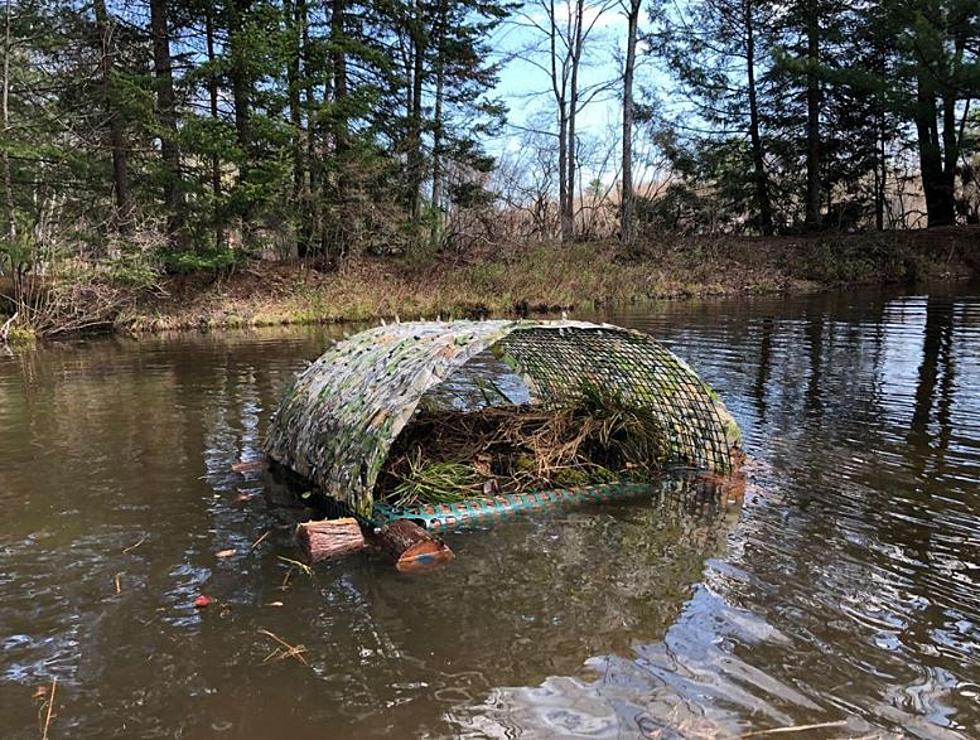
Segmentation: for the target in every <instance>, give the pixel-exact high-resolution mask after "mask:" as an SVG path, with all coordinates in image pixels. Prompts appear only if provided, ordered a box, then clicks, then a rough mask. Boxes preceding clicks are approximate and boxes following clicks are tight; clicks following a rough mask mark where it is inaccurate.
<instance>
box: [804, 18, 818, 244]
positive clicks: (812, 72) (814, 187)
mask: <svg viewBox="0 0 980 740" xmlns="http://www.w3.org/2000/svg"><path fill="white" fill-rule="evenodd" d="M806 43H807V73H806V224H807V225H808V226H809V227H811V228H819V226H820V220H821V218H820V78H819V76H818V74H817V65H818V64H819V54H820V18H819V14H818V12H817V0H807V20H806Z"/></svg>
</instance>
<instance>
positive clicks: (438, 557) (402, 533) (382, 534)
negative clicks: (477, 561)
mask: <svg viewBox="0 0 980 740" xmlns="http://www.w3.org/2000/svg"><path fill="white" fill-rule="evenodd" d="M375 539H376V540H377V544H378V546H379V547H380V548H381V549H382V550H384V551H385V552H386V553H387V554H388V556H389V557H391V559H392V560H394V561H395V568H397V569H398V570H400V571H402V572H403V573H418V572H421V571H425V570H430V569H432V568H436V567H438V566H440V565H444V564H445V563H448V562H450V561H451V560H453V559H455V557H456V555H455V554H454V553H453V551H452V550H450V549H449V546H448V545H446V543H445V542H443V541H442V540H440V539H437V538H435V537H433V536H432V535H431V534H429V533H428V531H426V530H425V529H424V528H422V527H420V526H419V525H418V524H416V523H415V522H413V521H411V520H409V519H396V520H395V521H393V522H391V523H390V524H386V525H385V526H383V527H382V528H381V529H379V530H378V531H377V532H375Z"/></svg>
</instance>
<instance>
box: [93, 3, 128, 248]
mask: <svg viewBox="0 0 980 740" xmlns="http://www.w3.org/2000/svg"><path fill="white" fill-rule="evenodd" d="M93 6H94V10H95V25H96V27H97V28H98V31H99V40H100V46H101V49H102V59H101V61H100V64H99V68H100V76H101V80H100V83H101V86H102V104H103V105H104V106H105V112H106V116H107V118H108V119H109V149H110V150H111V151H112V189H113V192H114V193H115V197H116V210H117V212H118V218H119V226H120V229H121V230H122V231H124V232H125V231H127V230H128V225H129V173H128V167H127V152H126V138H125V137H126V135H125V131H124V128H123V120H122V116H121V115H120V112H119V107H118V106H117V105H116V99H115V90H114V86H113V83H112V73H113V69H114V67H115V44H114V43H113V41H112V24H111V23H110V22H109V13H108V11H107V10H106V4H105V0H95V2H94V3H93Z"/></svg>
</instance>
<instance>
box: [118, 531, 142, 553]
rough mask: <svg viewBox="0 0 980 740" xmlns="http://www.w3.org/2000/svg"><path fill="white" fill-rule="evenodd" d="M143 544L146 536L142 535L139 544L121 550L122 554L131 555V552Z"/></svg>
mask: <svg viewBox="0 0 980 740" xmlns="http://www.w3.org/2000/svg"><path fill="white" fill-rule="evenodd" d="M144 542H146V535H143V536H142V537H140V538H139V542H137V543H136V544H134V545H130V546H129V547H125V548H123V554H128V553H131V552H132V551H133V550H135V549H136V548H137V547H139V546H140V545H142V544H143V543H144Z"/></svg>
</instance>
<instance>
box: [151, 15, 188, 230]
mask: <svg viewBox="0 0 980 740" xmlns="http://www.w3.org/2000/svg"><path fill="white" fill-rule="evenodd" d="M168 11H169V0H150V31H151V33H152V35H153V73H154V77H155V78H156V92H157V115H158V117H159V121H160V155H161V159H162V161H163V174H164V183H163V201H164V203H165V204H166V206H167V210H168V214H167V218H168V226H167V230H168V231H169V232H170V235H171V236H172V237H174V236H176V237H177V240H178V242H180V241H182V237H181V234H180V232H181V231H182V230H183V227H184V208H183V188H182V187H181V181H180V150H179V148H178V144H177V110H176V95H175V94H174V78H173V63H172V60H171V57H170V28H169V21H168V18H167V14H168Z"/></svg>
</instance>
